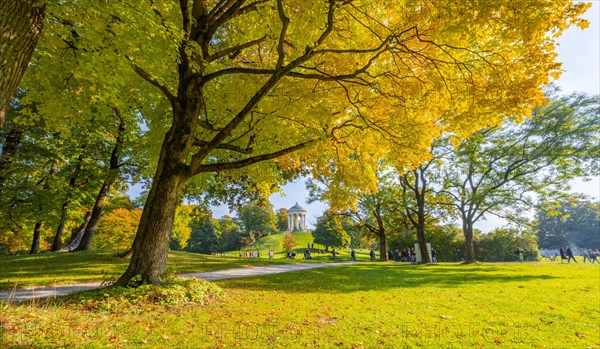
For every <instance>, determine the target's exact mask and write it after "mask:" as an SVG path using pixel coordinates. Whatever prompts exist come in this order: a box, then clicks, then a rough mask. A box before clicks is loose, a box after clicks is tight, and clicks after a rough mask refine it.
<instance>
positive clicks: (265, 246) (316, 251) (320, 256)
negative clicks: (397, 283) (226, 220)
mask: <svg viewBox="0 0 600 349" xmlns="http://www.w3.org/2000/svg"><path fill="white" fill-rule="evenodd" d="M292 235H293V236H294V239H295V240H296V242H297V243H298V245H296V247H295V248H294V250H295V251H296V254H297V257H296V259H297V260H298V259H299V260H301V259H302V256H303V251H304V249H305V248H307V247H308V244H310V245H311V246H313V244H314V240H313V236H312V233H310V232H307V231H303V232H292ZM284 236H285V233H277V234H272V235H268V236H265V237H263V238H261V239H259V240H258V241H256V242H255V243H254V244H253V245H252V246H250V247H247V248H245V249H243V250H242V253H243V252H244V251H246V252H251V251H260V254H261V258H267V256H268V254H269V250H273V252H274V254H275V259H281V258H286V252H287V251H286V250H285V249H284V248H283V237H284ZM337 250H338V252H339V254H338V256H337V258H339V259H340V260H350V250H349V249H339V248H338V249H337ZM330 251H331V249H329V251H327V252H325V246H324V245H320V244H314V248H310V252H311V256H312V257H313V261H321V262H322V261H327V260H329V257H330V256H331V252H330ZM239 252H240V251H229V252H227V254H228V255H235V256H238V255H239ZM355 252H356V258H357V260H368V259H369V250H355ZM236 253H237V254H236Z"/></svg>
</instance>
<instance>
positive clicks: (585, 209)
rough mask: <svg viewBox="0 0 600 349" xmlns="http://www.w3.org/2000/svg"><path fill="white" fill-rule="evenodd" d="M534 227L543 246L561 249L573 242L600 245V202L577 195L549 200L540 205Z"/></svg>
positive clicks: (590, 246)
mask: <svg viewBox="0 0 600 349" xmlns="http://www.w3.org/2000/svg"><path fill="white" fill-rule="evenodd" d="M535 220H536V222H535V226H534V229H535V231H536V232H537V236H538V239H539V245H540V248H547V249H558V248H559V247H564V246H568V245H569V243H572V244H575V245H577V246H579V247H584V248H593V249H600V236H599V234H598V231H599V229H600V205H598V203H595V202H593V201H591V200H589V199H586V198H581V197H577V196H571V197H569V198H565V199H564V200H561V201H559V202H556V201H554V202H546V203H543V204H542V205H539V206H538V207H537V209H536V215H535Z"/></svg>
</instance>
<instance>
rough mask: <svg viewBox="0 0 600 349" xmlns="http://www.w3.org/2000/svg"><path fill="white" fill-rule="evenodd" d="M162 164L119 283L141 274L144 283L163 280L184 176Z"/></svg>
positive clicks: (126, 281) (157, 282)
mask: <svg viewBox="0 0 600 349" xmlns="http://www.w3.org/2000/svg"><path fill="white" fill-rule="evenodd" d="M164 166H165V165H164V163H162V164H159V169H158V172H159V174H158V175H157V176H155V179H154V182H153V183H152V188H151V189H150V193H149V194H148V200H147V201H146V205H145V206H144V211H143V213H142V218H141V221H140V224H139V226H138V231H137V233H136V236H135V240H134V242H133V247H132V256H131V262H130V263H129V267H128V268H127V270H126V271H125V273H124V274H123V275H122V276H121V277H120V278H119V280H117V283H116V285H119V286H125V285H127V284H128V282H129V281H130V280H131V279H132V278H133V277H135V276H136V275H140V276H141V277H142V280H141V282H142V284H153V285H160V284H162V279H161V275H162V274H163V272H164V271H165V268H166V265H167V255H168V252H169V237H170V233H171V226H172V224H173V220H174V219H175V209H176V208H177V204H178V202H179V194H180V190H181V186H182V185H183V184H184V182H185V178H183V177H182V176H178V175H176V174H173V173H172V171H167V170H166V169H164V168H162V169H161V167H164Z"/></svg>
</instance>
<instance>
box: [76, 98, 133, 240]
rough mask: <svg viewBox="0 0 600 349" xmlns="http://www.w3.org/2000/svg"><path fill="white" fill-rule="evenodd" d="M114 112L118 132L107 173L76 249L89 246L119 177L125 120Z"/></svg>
mask: <svg viewBox="0 0 600 349" xmlns="http://www.w3.org/2000/svg"><path fill="white" fill-rule="evenodd" d="M115 113H116V114H117V115H118V116H119V119H120V122H119V132H118V134H117V139H116V142H115V146H114V147H113V151H112V153H111V155H110V162H109V169H108V174H107V175H106V178H105V179H104V183H102V187H101V188H100V191H99V192H98V196H97V197H96V202H95V203H94V208H93V209H92V216H91V218H90V221H89V223H88V224H87V226H86V227H85V232H84V233H83V237H82V238H81V242H80V244H79V246H78V247H77V249H76V251H86V250H89V249H90V248H91V246H92V239H93V238H94V234H95V233H96V228H97V227H98V223H99V222H100V216H101V215H102V209H103V208H104V205H105V204H106V198H107V197H108V193H109V192H110V188H111V187H112V185H113V184H114V183H115V181H116V180H117V178H118V177H119V167H120V165H119V156H120V153H121V149H122V148H123V142H124V138H125V131H126V129H125V120H124V119H123V118H122V117H121V114H120V113H119V111H118V110H116V109H115Z"/></svg>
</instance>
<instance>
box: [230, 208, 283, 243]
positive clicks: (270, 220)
mask: <svg viewBox="0 0 600 349" xmlns="http://www.w3.org/2000/svg"><path fill="white" fill-rule="evenodd" d="M237 218H238V220H239V222H240V225H241V226H242V228H243V229H244V230H245V231H246V233H248V234H252V233H258V234H256V235H257V236H256V238H261V237H263V236H265V235H268V234H272V233H274V232H275V231H276V229H277V227H276V226H275V224H276V223H277V216H276V215H275V212H274V211H273V205H272V204H271V203H270V202H268V201H267V202H266V203H264V204H262V205H261V204H259V203H253V202H247V203H246V204H244V205H241V207H240V208H238V217H237Z"/></svg>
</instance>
